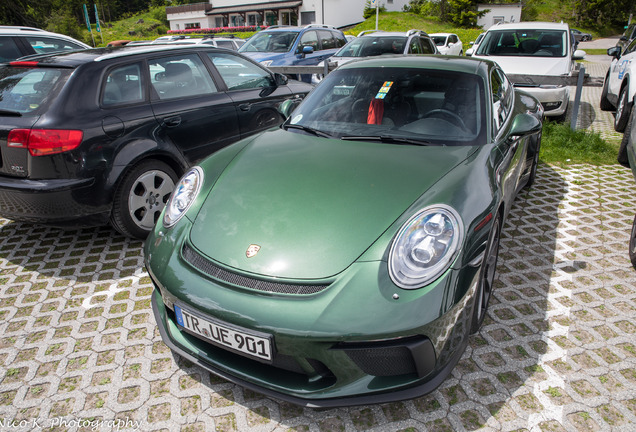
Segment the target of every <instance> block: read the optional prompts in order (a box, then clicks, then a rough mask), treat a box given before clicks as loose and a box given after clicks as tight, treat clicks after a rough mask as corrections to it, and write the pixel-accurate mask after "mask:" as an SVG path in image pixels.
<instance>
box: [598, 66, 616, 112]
mask: <svg viewBox="0 0 636 432" xmlns="http://www.w3.org/2000/svg"><path fill="white" fill-rule="evenodd" d="M608 81H609V73H608V74H607V76H606V77H605V81H603V90H602V91H601V103H600V106H601V111H614V105H612V104H611V103H610V101H609V99H607V93H608V91H609V88H608Z"/></svg>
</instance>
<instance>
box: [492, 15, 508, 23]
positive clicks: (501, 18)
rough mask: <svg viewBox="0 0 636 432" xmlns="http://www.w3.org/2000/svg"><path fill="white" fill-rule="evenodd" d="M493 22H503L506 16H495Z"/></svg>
mask: <svg viewBox="0 0 636 432" xmlns="http://www.w3.org/2000/svg"><path fill="white" fill-rule="evenodd" d="M492 22H493V24H503V23H504V22H505V20H504V17H502V16H495V17H492Z"/></svg>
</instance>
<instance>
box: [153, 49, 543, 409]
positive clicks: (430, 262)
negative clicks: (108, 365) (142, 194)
mask: <svg viewBox="0 0 636 432" xmlns="http://www.w3.org/2000/svg"><path fill="white" fill-rule="evenodd" d="M293 105H294V104H293V103H292V102H291V101H290V102H285V103H283V104H282V105H281V111H282V112H283V113H284V114H285V115H287V114H289V117H288V119H287V121H286V122H284V123H283V125H282V127H281V128H279V129H271V130H269V131H267V132H265V133H263V134H261V135H258V136H256V137H253V138H249V139H246V140H242V141H240V142H239V143H236V144H234V145H232V146H229V147H226V148H225V149H223V150H221V151H220V152H218V153H216V154H214V155H212V156H211V157H209V158H206V159H205V160H203V161H201V163H200V164H199V165H197V166H196V167H193V168H192V169H190V170H189V171H187V173H186V174H185V175H184V177H182V179H181V180H180V181H179V182H178V183H177V186H176V188H175V192H174V193H173V195H172V197H171V198H170V200H169V202H168V204H167V205H166V208H165V209H164V214H163V216H162V217H161V219H160V221H159V222H158V223H157V226H156V227H155V229H154V231H153V232H152V233H151V234H150V235H149V237H148V239H147V241H146V242H145V249H144V256H145V263H146V268H147V269H148V272H149V275H150V277H151V279H152V281H153V282H154V285H155V290H154V293H153V294H152V307H153V311H154V314H155V318H156V322H157V325H158V327H159V332H160V334H161V337H162V339H163V341H164V342H165V343H166V344H167V345H168V346H169V347H170V348H171V349H172V350H173V351H175V352H176V353H179V355H180V356H181V357H183V358H185V359H187V360H188V361H190V362H193V363H196V364H199V365H200V366H202V367H203V368H205V369H208V370H210V371H212V372H213V373H215V374H218V375H220V376H222V377H224V378H225V379H228V380H230V381H233V382H235V383H238V384H240V385H242V386H245V387H248V388H251V389H254V390H256V391H258V392H259V393H263V394H266V395H271V396H274V397H276V398H279V399H283V400H287V401H291V402H293V403H297V404H302V405H307V406H312V407H331V406H343V405H357V404H367V403H381V402H388V401H393V400H399V399H405V398H411V397H416V396H418V395H421V394H423V393H427V392H430V391H432V390H434V389H435V388H436V387H437V386H439V385H440V384H441V383H442V381H443V380H444V379H445V378H446V377H447V376H449V374H450V373H451V370H452V369H453V366H454V365H455V364H456V363H457V361H458V360H459V359H460V358H461V356H462V353H463V352H464V349H465V347H466V345H467V342H468V336H469V334H470V333H474V332H477V331H478V330H479V327H480V325H481V323H482V322H483V320H484V317H485V315H486V311H487V307H488V303H489V299H490V297H491V295H492V289H493V286H494V281H495V269H496V265H497V256H498V246H499V239H500V237H501V228H502V227H503V226H504V225H505V221H506V216H507V214H508V212H509V210H510V207H511V205H512V201H513V200H514V196H515V195H516V193H517V192H518V191H519V190H520V189H521V188H523V187H524V186H528V185H530V184H532V182H533V181H534V178H535V175H536V167H537V161H538V152H539V145H540V141H541V119H542V117H543V109H542V108H541V105H540V104H539V102H538V101H537V100H536V99H535V98H534V97H532V96H530V95H528V94H526V93H524V92H521V91H518V90H515V89H514V87H513V86H512V84H511V83H510V82H509V81H508V79H507V78H506V76H505V75H504V73H503V72H502V71H501V69H500V68H499V67H498V66H497V65H496V64H495V63H494V62H490V61H487V60H474V59H471V58H453V59H450V58H448V57H442V56H399V57H398V56H395V57H374V58H369V59H362V60H359V61H356V62H349V63H347V64H345V65H343V66H340V67H339V68H338V69H336V70H335V71H334V72H332V73H330V74H329V75H327V77H326V78H325V79H324V81H323V82H322V83H321V84H320V85H319V86H317V87H316V88H315V89H314V91H313V92H312V93H310V94H309V95H308V96H307V98H306V99H305V100H304V101H303V102H302V104H301V105H300V106H298V107H297V109H295V110H294V111H293V112H291V113H290V111H291V109H292V108H293Z"/></svg>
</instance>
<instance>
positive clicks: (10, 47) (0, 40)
mask: <svg viewBox="0 0 636 432" xmlns="http://www.w3.org/2000/svg"><path fill="white" fill-rule="evenodd" d="M18 57H22V53H21V52H20V49H19V48H18V46H17V45H16V44H15V41H14V40H13V38H12V37H5V36H2V37H0V62H5V61H11V60H15V59H17V58H18Z"/></svg>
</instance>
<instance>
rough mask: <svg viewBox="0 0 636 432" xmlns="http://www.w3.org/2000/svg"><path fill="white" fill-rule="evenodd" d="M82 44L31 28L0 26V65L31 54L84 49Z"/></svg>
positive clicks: (65, 37)
mask: <svg viewBox="0 0 636 432" xmlns="http://www.w3.org/2000/svg"><path fill="white" fill-rule="evenodd" d="M86 48H90V46H88V45H86V44H85V43H84V42H80V41H78V40H75V39H73V38H72V37H70V36H65V35H63V34H59V33H51V32H48V31H44V30H40V29H37V28H33V27H18V26H0V63H3V62H10V61H12V60H15V59H17V58H19V57H23V56H27V55H32V54H48V53H52V52H57V51H72V50H77V49H86Z"/></svg>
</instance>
